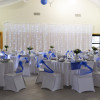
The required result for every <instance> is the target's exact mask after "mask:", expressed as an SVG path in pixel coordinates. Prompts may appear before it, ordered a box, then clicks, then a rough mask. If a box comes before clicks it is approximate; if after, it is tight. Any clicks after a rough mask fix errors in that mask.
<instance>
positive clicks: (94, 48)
mask: <svg viewBox="0 0 100 100" xmlns="http://www.w3.org/2000/svg"><path fill="white" fill-rule="evenodd" d="M92 50H93V51H94V54H95V51H96V50H98V49H97V48H96V47H94V46H93V47H92Z"/></svg>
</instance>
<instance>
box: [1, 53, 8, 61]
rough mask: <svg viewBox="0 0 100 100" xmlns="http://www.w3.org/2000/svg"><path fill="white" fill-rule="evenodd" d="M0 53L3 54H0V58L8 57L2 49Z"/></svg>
mask: <svg viewBox="0 0 100 100" xmlns="http://www.w3.org/2000/svg"><path fill="white" fill-rule="evenodd" d="M1 53H2V54H3V56H1V59H8V55H7V54H6V53H5V52H4V51H1Z"/></svg>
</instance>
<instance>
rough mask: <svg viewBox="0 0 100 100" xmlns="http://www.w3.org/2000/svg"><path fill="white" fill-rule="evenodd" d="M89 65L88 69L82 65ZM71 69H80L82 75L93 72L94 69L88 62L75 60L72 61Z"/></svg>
mask: <svg viewBox="0 0 100 100" xmlns="http://www.w3.org/2000/svg"><path fill="white" fill-rule="evenodd" d="M82 65H83V66H84V67H87V68H88V69H81V66H82ZM71 69H72V70H77V69H80V75H87V74H90V73H92V72H93V69H92V68H91V67H90V66H88V65H87V62H84V61H82V62H74V63H71Z"/></svg>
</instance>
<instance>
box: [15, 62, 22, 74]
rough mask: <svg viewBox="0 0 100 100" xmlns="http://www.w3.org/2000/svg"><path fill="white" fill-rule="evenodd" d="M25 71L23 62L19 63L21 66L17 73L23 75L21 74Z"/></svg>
mask: <svg viewBox="0 0 100 100" xmlns="http://www.w3.org/2000/svg"><path fill="white" fill-rule="evenodd" d="M23 70H24V67H23V62H22V61H19V64H18V68H17V70H16V73H21V72H23Z"/></svg>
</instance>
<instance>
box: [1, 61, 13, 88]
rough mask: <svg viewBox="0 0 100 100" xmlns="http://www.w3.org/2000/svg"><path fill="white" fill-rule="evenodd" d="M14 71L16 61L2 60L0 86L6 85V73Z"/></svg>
mask: <svg viewBox="0 0 100 100" xmlns="http://www.w3.org/2000/svg"><path fill="white" fill-rule="evenodd" d="M13 71H14V63H13V61H12V60H10V61H9V62H7V63H2V62H0V86H4V85H5V82H4V74H8V73H12V72H13Z"/></svg>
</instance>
